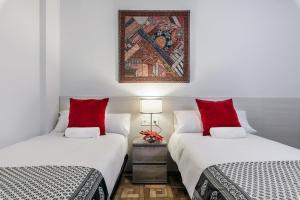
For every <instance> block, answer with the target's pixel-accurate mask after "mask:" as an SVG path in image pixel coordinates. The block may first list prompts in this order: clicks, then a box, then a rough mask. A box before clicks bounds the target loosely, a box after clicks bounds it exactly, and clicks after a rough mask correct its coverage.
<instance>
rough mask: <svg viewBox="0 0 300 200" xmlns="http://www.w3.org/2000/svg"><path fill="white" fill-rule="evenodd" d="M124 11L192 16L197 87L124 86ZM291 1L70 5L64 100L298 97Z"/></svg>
mask: <svg viewBox="0 0 300 200" xmlns="http://www.w3.org/2000/svg"><path fill="white" fill-rule="evenodd" d="M119 9H147V10H149V9H153V10H155V9H167V10H170V9H189V10H191V38H190V40H191V83H190V84H119V83H118V81H117V79H118V43H117V41H118V28H117V27H118V26H117V24H118V19H117V12H118V10H119ZM299 35H300V10H299V7H298V6H297V1H293V0H243V1H241V0H223V1H222V0H189V1H182V0H163V1H162V0H152V1H148V0H114V1H113V0H110V1H105V0H64V1H62V2H61V37H62V38H61V39H62V41H61V64H62V69H61V72H62V76H61V94H62V95H66V96H69V95H70V96H72V95H73V96H74V95H99V96H131V95H139V96H149V95H153V96H160V95H168V96H214V97H217V96H238V97H243V96H244V97H300V90H299V89H298V88H299V86H300V79H299V74H300V55H299V52H300V37H299Z"/></svg>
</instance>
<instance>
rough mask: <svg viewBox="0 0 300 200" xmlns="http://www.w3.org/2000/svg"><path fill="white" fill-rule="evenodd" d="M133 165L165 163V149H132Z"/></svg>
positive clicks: (155, 147) (149, 147) (154, 147)
mask: <svg viewBox="0 0 300 200" xmlns="http://www.w3.org/2000/svg"><path fill="white" fill-rule="evenodd" d="M132 153H133V163H165V162H166V161H167V148H166V147H162V146H148V147H134V148H133V152H132Z"/></svg>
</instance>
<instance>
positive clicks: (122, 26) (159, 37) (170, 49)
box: [119, 10, 190, 83]
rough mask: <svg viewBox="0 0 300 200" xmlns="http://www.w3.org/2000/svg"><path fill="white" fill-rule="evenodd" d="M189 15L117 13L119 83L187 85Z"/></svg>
mask: <svg viewBox="0 0 300 200" xmlns="http://www.w3.org/2000/svg"><path fill="white" fill-rule="evenodd" d="M189 17H190V11H132V10H120V11H119V45H120V48H119V82H121V83H126V82H132V83H137V82H186V83H188V82H189V81H190V75H189V73H190V72H189V36H190V34H189V28H190V27H189V26H190V22H189Z"/></svg>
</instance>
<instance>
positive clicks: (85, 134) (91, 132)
mask: <svg viewBox="0 0 300 200" xmlns="http://www.w3.org/2000/svg"><path fill="white" fill-rule="evenodd" d="M99 135H100V130H99V127H86V128H67V129H66V131H65V136H66V137H68V138H97V137H99Z"/></svg>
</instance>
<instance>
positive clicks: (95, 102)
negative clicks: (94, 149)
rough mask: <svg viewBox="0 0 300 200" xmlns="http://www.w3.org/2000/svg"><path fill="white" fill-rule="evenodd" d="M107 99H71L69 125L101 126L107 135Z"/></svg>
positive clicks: (101, 130)
mask: <svg viewBox="0 0 300 200" xmlns="http://www.w3.org/2000/svg"><path fill="white" fill-rule="evenodd" d="M108 100H109V99H108V98H106V99H84V100H83V99H72V98H71V99H70V114H69V124H68V127H99V129H100V135H105V110H106V106H107V104H108Z"/></svg>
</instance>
